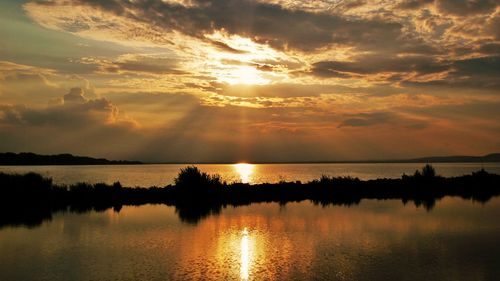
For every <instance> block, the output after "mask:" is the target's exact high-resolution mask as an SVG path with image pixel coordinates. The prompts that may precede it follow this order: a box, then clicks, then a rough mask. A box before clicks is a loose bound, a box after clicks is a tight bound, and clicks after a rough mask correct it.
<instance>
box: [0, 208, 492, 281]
mask: <svg viewBox="0 0 500 281" xmlns="http://www.w3.org/2000/svg"><path fill="white" fill-rule="evenodd" d="M499 216H500V198H494V199H492V200H491V201H490V202H488V203H487V204H485V205H481V204H478V203H473V202H471V201H465V200H462V199H458V198H445V199H443V200H441V201H439V202H438V203H437V205H436V207H435V208H434V209H433V210H432V211H430V212H428V211H426V210H424V209H423V208H416V207H415V206H414V205H412V204H407V205H403V204H402V203H401V202H400V201H397V200H388V201H372V200H365V201H362V202H361V204H359V205H357V206H352V207H342V206H327V207H324V208H323V207H319V206H315V205H312V204H311V203H309V202H308V201H303V202H300V203H292V204H287V205H285V206H280V205H278V204H276V203H266V204H252V205H249V206H245V207H237V208H232V207H228V208H227V209H224V210H223V211H222V212H221V213H220V214H219V215H212V216H209V217H207V218H205V219H203V220H201V221H200V222H199V223H197V224H186V223H183V222H181V221H180V220H179V218H178V217H177V214H176V213H175V209H174V208H173V207H168V206H164V205H145V206H140V207H124V208H123V209H122V210H121V211H120V212H119V213H116V212H113V211H111V210H109V211H105V212H100V213H97V212H90V213H84V214H72V213H65V214H63V213H59V214H56V215H55V216H54V217H53V219H52V221H50V222H45V223H43V224H42V225H41V226H39V227H35V228H31V229H30V228H26V227H6V228H2V229H0V253H1V254H0V280H498V276H500V266H499V265H500V243H499V240H498V239H499V237H500V224H499V221H498V218H499Z"/></svg>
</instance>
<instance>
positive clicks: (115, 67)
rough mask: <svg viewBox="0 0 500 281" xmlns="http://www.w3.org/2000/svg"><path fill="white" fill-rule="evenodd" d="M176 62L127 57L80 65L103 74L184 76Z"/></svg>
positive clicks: (164, 59) (94, 60)
mask: <svg viewBox="0 0 500 281" xmlns="http://www.w3.org/2000/svg"><path fill="white" fill-rule="evenodd" d="M178 62H179V61H178V60H177V59H172V58H165V57H156V56H145V55H129V56H123V57H119V58H118V59H116V60H112V61H109V60H99V59H86V60H82V63H85V64H92V65H96V66H98V69H99V71H101V72H105V73H130V74H133V73H139V74H140V73H142V74H186V72H185V71H182V70H179V69H178Z"/></svg>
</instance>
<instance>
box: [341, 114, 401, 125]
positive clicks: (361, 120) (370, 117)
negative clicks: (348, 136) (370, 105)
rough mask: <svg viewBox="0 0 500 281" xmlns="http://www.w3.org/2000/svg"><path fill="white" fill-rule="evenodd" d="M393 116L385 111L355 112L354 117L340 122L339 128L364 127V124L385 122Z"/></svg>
mask: <svg viewBox="0 0 500 281" xmlns="http://www.w3.org/2000/svg"><path fill="white" fill-rule="evenodd" d="M393 118H394V116H393V115H392V114H390V113H387V112H375V113H361V114H357V115H356V117H352V118H349V119H346V120H344V121H342V123H340V125H339V128H341V127H364V126H373V125H377V124H385V123H387V122H389V121H391V119H393Z"/></svg>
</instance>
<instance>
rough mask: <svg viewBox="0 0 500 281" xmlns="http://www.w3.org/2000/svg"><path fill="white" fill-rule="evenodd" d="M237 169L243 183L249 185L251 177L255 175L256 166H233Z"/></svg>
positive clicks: (242, 164) (240, 164)
mask: <svg viewBox="0 0 500 281" xmlns="http://www.w3.org/2000/svg"><path fill="white" fill-rule="evenodd" d="M233 166H234V168H235V169H236V172H238V174H239V175H240V179H241V182H242V183H249V182H250V176H251V175H252V173H253V169H254V167H255V165H253V164H247V163H238V164H234V165H233Z"/></svg>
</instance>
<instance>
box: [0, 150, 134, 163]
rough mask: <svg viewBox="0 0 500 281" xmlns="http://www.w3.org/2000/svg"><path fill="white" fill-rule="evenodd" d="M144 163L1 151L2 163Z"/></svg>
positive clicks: (0, 160) (0, 158) (68, 155)
mask: <svg viewBox="0 0 500 281" xmlns="http://www.w3.org/2000/svg"><path fill="white" fill-rule="evenodd" d="M128 164H142V162H139V161H126V160H108V159H104V158H92V157H87V156H74V155H71V154H67V153H66V154H57V155H40V154H35V153H31V152H21V153H13V152H5V153H0V165H13V166H15V165H18V166H28V165H31V166H35V165H128Z"/></svg>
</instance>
